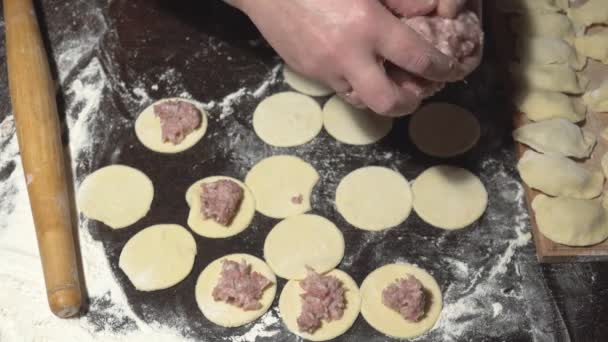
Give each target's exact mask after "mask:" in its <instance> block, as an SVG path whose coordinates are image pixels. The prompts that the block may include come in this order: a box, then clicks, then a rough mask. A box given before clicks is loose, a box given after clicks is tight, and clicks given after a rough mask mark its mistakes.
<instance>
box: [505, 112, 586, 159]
mask: <svg viewBox="0 0 608 342" xmlns="http://www.w3.org/2000/svg"><path fill="white" fill-rule="evenodd" d="M513 139H515V141H518V142H520V143H522V144H524V145H528V146H530V147H531V148H533V149H534V150H536V151H538V152H541V153H546V154H557V155H561V156H566V157H575V158H588V157H589V156H590V155H591V151H593V147H594V146H595V143H596V138H595V135H593V133H591V132H589V131H587V130H585V129H581V128H580V127H579V126H577V125H575V124H573V123H572V122H570V121H568V120H564V119H551V120H545V121H540V122H535V123H531V124H527V125H525V126H522V127H520V128H518V129H516V130H515V131H513Z"/></svg>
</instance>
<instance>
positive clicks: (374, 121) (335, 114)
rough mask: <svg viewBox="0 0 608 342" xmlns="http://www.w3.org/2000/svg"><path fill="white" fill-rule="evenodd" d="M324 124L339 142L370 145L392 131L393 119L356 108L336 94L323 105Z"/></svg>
mask: <svg viewBox="0 0 608 342" xmlns="http://www.w3.org/2000/svg"><path fill="white" fill-rule="evenodd" d="M323 125H324V126H325V130H327V132H328V133H329V135H331V136H332V137H334V138H335V139H336V140H338V141H339V142H342V143H345V144H349V145H368V144H372V143H375V142H377V141H378V140H380V139H382V138H383V137H384V136H386V135H387V134H388V133H389V132H390V131H391V128H392V127H393V119H392V118H388V117H383V116H380V115H378V114H375V113H372V112H371V111H369V110H363V109H358V108H355V107H353V106H351V105H350V104H348V103H346V102H344V101H343V100H342V99H341V98H340V97H339V96H337V95H336V96H334V97H332V98H331V99H329V101H327V103H325V107H323Z"/></svg>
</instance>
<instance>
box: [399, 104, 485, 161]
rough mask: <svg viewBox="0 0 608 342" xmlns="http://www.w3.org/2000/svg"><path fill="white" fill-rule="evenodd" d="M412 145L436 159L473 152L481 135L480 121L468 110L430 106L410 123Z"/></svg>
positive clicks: (420, 110)
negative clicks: (471, 150) (472, 149)
mask: <svg viewBox="0 0 608 342" xmlns="http://www.w3.org/2000/svg"><path fill="white" fill-rule="evenodd" d="M409 133H410V138H411V139H412V142H413V143H414V145H416V147H418V149H419V150H421V151H422V152H424V153H426V154H428V155H431V156H434V157H442V158H447V157H454V156H457V155H460V154H463V153H465V152H467V151H468V150H470V149H471V148H472V147H473V146H475V144H476V143H477V141H478V140H479V137H480V134H481V128H480V126H479V121H478V120H477V118H476V117H475V116H474V115H473V114H471V112H469V111H468V110H466V109H464V108H462V107H459V106H456V105H453V104H450V103H441V102H436V103H430V104H427V105H425V106H424V107H422V108H420V109H419V110H418V111H416V112H415V113H414V115H413V116H412V118H411V119H410V125H409Z"/></svg>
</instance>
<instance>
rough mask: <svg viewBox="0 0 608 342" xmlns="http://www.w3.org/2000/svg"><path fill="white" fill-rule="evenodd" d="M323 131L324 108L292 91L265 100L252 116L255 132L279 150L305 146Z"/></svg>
mask: <svg viewBox="0 0 608 342" xmlns="http://www.w3.org/2000/svg"><path fill="white" fill-rule="evenodd" d="M322 128H323V114H322V113H321V106H319V104H318V103H317V102H316V101H315V100H314V99H313V98H311V97H309V96H307V95H302V94H299V93H296V92H293V91H288V92H283V93H278V94H274V95H272V96H269V97H267V98H266V99H264V100H263V101H262V102H260V104H259V105H258V106H257V108H256V109H255V111H254V112H253V129H254V130H255V133H256V134H257V135H258V137H260V139H262V140H263V141H264V142H265V143H267V144H269V145H272V146H277V147H292V146H298V145H303V144H305V143H307V142H309V141H311V140H312V139H314V137H316V136H317V134H319V132H320V131H321V129H322Z"/></svg>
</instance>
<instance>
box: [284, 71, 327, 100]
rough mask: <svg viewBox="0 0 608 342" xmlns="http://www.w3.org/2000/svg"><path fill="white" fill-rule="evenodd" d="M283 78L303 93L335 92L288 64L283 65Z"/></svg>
mask: <svg viewBox="0 0 608 342" xmlns="http://www.w3.org/2000/svg"><path fill="white" fill-rule="evenodd" d="M283 79H284V80H285V82H286V83H287V84H288V85H289V86H290V87H291V88H292V89H294V90H295V91H298V92H300V93H302V94H306V95H310V96H327V95H330V94H333V93H334V91H333V89H331V88H329V87H327V86H326V85H324V84H322V83H320V82H318V81H315V80H311V79H310V78H308V77H305V76H303V75H300V74H299V73H297V72H295V71H293V70H292V69H291V68H290V67H289V66H287V65H284V66H283Z"/></svg>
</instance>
